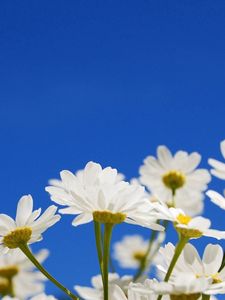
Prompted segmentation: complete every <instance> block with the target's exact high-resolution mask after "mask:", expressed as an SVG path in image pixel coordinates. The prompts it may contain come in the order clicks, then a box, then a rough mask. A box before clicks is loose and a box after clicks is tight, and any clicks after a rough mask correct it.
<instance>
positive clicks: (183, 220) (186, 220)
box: [177, 214, 191, 225]
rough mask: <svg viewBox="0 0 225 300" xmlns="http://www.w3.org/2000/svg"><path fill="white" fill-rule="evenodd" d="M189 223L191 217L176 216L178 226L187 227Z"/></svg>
mask: <svg viewBox="0 0 225 300" xmlns="http://www.w3.org/2000/svg"><path fill="white" fill-rule="evenodd" d="M190 221H191V217H190V216H187V215H183V214H179V215H178V216H177V222H178V223H179V224H183V225H188V223H189V222H190Z"/></svg>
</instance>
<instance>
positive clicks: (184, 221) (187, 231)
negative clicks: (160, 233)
mask: <svg viewBox="0 0 225 300" xmlns="http://www.w3.org/2000/svg"><path fill="white" fill-rule="evenodd" d="M176 219H177V222H175V228H176V230H177V231H178V232H179V233H180V234H181V235H182V236H183V237H186V238H200V237H201V236H202V232H201V231H200V230H198V229H195V228H188V227H186V228H181V227H178V226H177V225H178V224H181V225H188V224H189V223H190V221H191V220H192V218H191V217H190V216H187V215H184V214H179V215H178V216H177V218H176Z"/></svg>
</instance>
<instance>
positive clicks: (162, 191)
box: [140, 146, 211, 216]
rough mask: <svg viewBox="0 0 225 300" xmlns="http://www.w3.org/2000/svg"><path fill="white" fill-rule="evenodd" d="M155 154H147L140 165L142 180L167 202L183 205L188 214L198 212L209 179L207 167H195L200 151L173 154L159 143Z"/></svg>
mask: <svg viewBox="0 0 225 300" xmlns="http://www.w3.org/2000/svg"><path fill="white" fill-rule="evenodd" d="M157 156H158V157H157V158H155V157H153V156H148V157H147V158H146V159H145V160H144V165H143V166H141V168H140V180H141V182H142V184H144V185H145V186H147V187H148V189H149V190H150V192H151V193H153V195H155V196H156V198H158V199H160V200H162V201H163V202H165V203H167V204H168V205H169V206H174V207H177V208H182V209H183V210H184V211H185V212H186V213H187V214H189V215H191V216H194V215H197V214H200V213H201V212H202V209H203V198H204V195H203V191H205V190H206V189H207V184H208V183H209V182H210V179H211V176H210V174H209V172H208V171H207V170H205V169H196V168H197V167H198V165H199V163H200V161H201V155H200V154H198V153H197V152H193V153H191V154H188V153H187V152H184V151H178V152H176V153H175V155H174V156H172V154H171V152H170V151H169V149H168V148H167V147H166V146H159V147H158V148H157Z"/></svg>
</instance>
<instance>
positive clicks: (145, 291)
mask: <svg viewBox="0 0 225 300" xmlns="http://www.w3.org/2000/svg"><path fill="white" fill-rule="evenodd" d="M208 285H209V283H208V281H207V280H206V279H205V278H197V279H196V278H194V277H193V276H189V274H180V276H179V277H177V278H176V282H173V283H172V282H158V281H157V280H156V279H153V280H150V279H146V280H145V282H144V283H143V284H141V283H138V284H131V285H130V287H129V288H130V289H131V290H133V291H134V292H136V293H137V295H140V296H141V295H142V296H143V297H144V299H149V300H153V299H157V297H156V296H155V295H164V297H163V299H168V300H169V299H171V300H183V299H185V300H198V299H200V297H201V294H202V293H203V292H205V291H206V289H207V287H208ZM168 296H169V297H168ZM145 297H146V298H145ZM139 299H142V298H139Z"/></svg>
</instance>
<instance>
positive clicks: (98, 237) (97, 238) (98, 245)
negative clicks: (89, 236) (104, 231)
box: [94, 221, 104, 282]
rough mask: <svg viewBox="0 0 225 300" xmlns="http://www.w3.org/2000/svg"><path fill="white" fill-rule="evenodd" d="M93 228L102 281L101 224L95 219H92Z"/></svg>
mask: <svg viewBox="0 0 225 300" xmlns="http://www.w3.org/2000/svg"><path fill="white" fill-rule="evenodd" d="M94 228H95V242H96V249H97V253H98V262H99V268H100V272H101V275H102V282H104V279H103V273H102V267H103V265H102V263H103V262H102V236H101V224H100V223H99V222H97V221H94Z"/></svg>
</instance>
